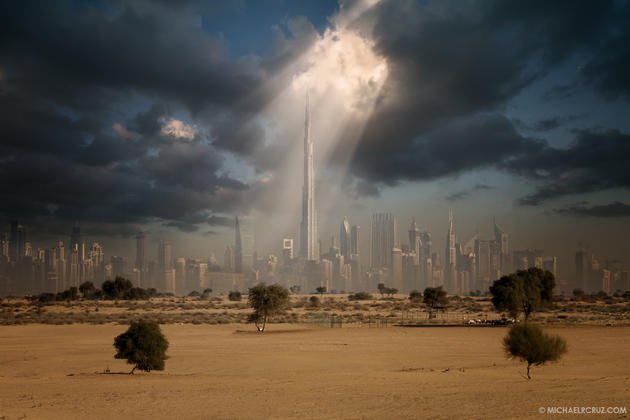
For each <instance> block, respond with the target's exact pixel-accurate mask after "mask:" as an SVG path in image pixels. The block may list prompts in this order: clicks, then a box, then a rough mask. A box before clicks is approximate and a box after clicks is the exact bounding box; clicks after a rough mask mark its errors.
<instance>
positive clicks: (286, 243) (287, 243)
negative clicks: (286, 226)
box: [282, 238, 293, 264]
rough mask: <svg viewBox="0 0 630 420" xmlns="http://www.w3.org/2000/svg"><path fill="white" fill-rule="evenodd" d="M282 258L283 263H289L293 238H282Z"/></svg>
mask: <svg viewBox="0 0 630 420" xmlns="http://www.w3.org/2000/svg"><path fill="white" fill-rule="evenodd" d="M282 259H283V262H284V264H289V263H290V262H291V260H292V259H293V239H291V238H284V239H283V240H282Z"/></svg>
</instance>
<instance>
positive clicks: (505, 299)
mask: <svg viewBox="0 0 630 420" xmlns="http://www.w3.org/2000/svg"><path fill="white" fill-rule="evenodd" d="M555 286H556V282H555V279H554V276H553V274H552V273H551V272H549V271H543V270H541V269H539V268H534V267H532V268H528V269H527V270H518V271H516V272H515V273H512V274H510V275H507V276H503V277H501V278H500V279H498V280H496V281H495V282H494V283H493V284H492V286H490V293H491V294H492V304H493V305H494V307H495V309H496V310H497V311H500V312H503V311H505V312H508V313H509V314H510V316H512V317H513V318H517V317H518V315H519V314H520V313H523V315H524V316H525V321H527V320H528V319H529V316H530V315H531V313H532V312H534V311H536V310H538V309H539V308H540V307H541V306H543V305H547V304H550V303H551V300H552V297H553V289H554V287H555Z"/></svg>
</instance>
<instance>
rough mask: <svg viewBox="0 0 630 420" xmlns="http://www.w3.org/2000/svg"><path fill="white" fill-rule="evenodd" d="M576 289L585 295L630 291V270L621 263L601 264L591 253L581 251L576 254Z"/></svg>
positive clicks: (608, 262)
mask: <svg viewBox="0 0 630 420" xmlns="http://www.w3.org/2000/svg"><path fill="white" fill-rule="evenodd" d="M575 289H580V290H581V291H582V292H584V293H597V292H600V291H604V292H606V293H607V294H610V293H613V292H615V291H617V290H622V291H626V290H630V270H624V267H623V265H622V264H621V262H619V261H605V262H603V263H602V262H600V260H599V259H597V258H596V257H595V255H594V254H593V253H591V252H588V251H586V250H584V249H580V250H579V251H577V252H576V253H575Z"/></svg>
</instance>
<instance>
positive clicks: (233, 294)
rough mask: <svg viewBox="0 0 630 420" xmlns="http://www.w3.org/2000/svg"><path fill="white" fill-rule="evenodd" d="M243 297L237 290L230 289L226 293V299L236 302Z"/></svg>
mask: <svg viewBox="0 0 630 420" xmlns="http://www.w3.org/2000/svg"><path fill="white" fill-rule="evenodd" d="M242 298H243V295H242V294H241V292H239V291H232V292H230V293H228V299H229V300H231V301H233V302H238V301H240V300H241V299H242Z"/></svg>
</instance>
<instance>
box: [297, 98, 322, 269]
mask: <svg viewBox="0 0 630 420" xmlns="http://www.w3.org/2000/svg"><path fill="white" fill-rule="evenodd" d="M310 130H311V114H310V109H309V99H308V96H307V97H306V112H305V118H304V186H303V187H302V222H301V223H300V257H301V258H302V259H304V260H306V261H318V260H319V246H318V245H319V242H318V237H317V210H316V209H317V207H316V206H315V167H314V162H313V141H312V139H311V136H310Z"/></svg>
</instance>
